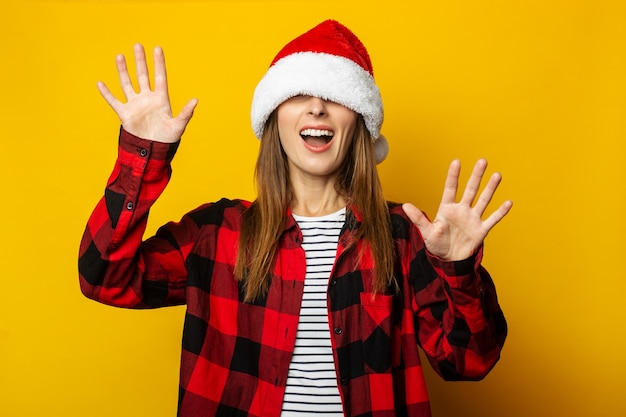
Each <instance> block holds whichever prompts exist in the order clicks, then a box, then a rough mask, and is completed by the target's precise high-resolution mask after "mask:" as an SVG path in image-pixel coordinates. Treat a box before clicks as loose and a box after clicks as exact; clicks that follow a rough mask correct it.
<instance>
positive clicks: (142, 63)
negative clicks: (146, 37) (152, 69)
mask: <svg viewBox="0 0 626 417" xmlns="http://www.w3.org/2000/svg"><path fill="white" fill-rule="evenodd" d="M134 52H135V65H136V69H135V70H136V72H137V83H138V84H139V91H146V90H150V75H149V74H148V63H147V62H146V52H145V51H144V49H143V45H142V44H140V43H138V44H136V45H135V47H134Z"/></svg>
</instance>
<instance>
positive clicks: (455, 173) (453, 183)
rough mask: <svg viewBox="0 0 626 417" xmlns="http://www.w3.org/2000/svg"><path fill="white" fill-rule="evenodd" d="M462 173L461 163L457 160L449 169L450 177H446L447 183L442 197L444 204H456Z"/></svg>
mask: <svg viewBox="0 0 626 417" xmlns="http://www.w3.org/2000/svg"><path fill="white" fill-rule="evenodd" d="M460 172H461V162H460V161H459V160H458V159H455V160H454V161H452V162H451V163H450V167H449V168H448V176H447V177H446V183H445V185H444V186H443V195H442V196H441V203H442V204H445V203H454V202H456V193H457V190H458V187H459V174H460Z"/></svg>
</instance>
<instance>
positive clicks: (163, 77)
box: [154, 46, 167, 93]
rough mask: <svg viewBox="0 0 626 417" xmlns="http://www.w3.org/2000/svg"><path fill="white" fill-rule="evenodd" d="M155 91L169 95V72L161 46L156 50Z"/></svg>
mask: <svg viewBox="0 0 626 417" xmlns="http://www.w3.org/2000/svg"><path fill="white" fill-rule="evenodd" d="M154 89H155V90H156V91H163V92H165V93H167V71H166V69H165V55H164V54H163V49H162V48H161V47H160V46H157V47H156V48H154Z"/></svg>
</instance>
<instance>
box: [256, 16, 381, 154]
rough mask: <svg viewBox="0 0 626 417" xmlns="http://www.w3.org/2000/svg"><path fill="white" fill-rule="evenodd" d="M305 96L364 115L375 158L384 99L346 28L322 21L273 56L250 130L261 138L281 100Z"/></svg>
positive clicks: (358, 43) (363, 52)
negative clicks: (329, 102) (339, 105)
mask: <svg viewBox="0 0 626 417" xmlns="http://www.w3.org/2000/svg"><path fill="white" fill-rule="evenodd" d="M297 95H309V96H314V97H319V98H322V99H324V100H328V101H332V102H335V103H339V104H341V105H343V106H345V107H347V108H349V109H351V110H353V111H355V112H357V113H359V114H361V115H362V116H363V119H364V121H365V126H366V127H367V130H368V131H369V133H370V135H371V136H372V140H373V141H374V151H375V154H376V162H377V163H379V162H382V160H383V159H385V157H386V156H387V152H388V150H389V147H388V145H387V141H386V140H385V138H384V136H382V135H381V134H380V128H381V125H382V123H383V103H382V99H381V96H380V91H379V90H378V87H377V86H376V83H375V82H374V71H373V68H372V62H371V61H370V57H369V54H368V53H367V50H366V49H365V45H363V43H361V41H360V40H359V38H357V37H356V35H354V33H352V32H351V31H350V29H348V28H347V27H345V26H343V25H342V24H341V23H339V22H336V21H334V20H326V21H325V22H322V23H320V24H319V25H317V26H316V27H314V28H313V29H311V30H309V31H308V32H306V33H304V34H303V35H301V36H299V37H297V38H296V39H294V40H292V41H291V42H289V43H288V44H287V45H285V47H284V48H283V49H281V51H280V52H279V53H278V55H276V57H275V58H274V60H273V61H272V63H271V64H270V67H269V69H268V70H267V73H266V74H265V76H264V77H263V78H262V79H261V81H260V82H259V84H258V85H257V87H256V89H255V91H254V97H253V99H252V111H251V114H250V116H251V119H252V130H254V134H255V135H256V137H257V138H259V139H260V138H261V136H262V134H263V128H264V127H265V122H266V121H267V119H268V117H269V115H270V114H271V113H272V112H273V111H274V110H275V109H276V108H277V107H278V106H279V105H280V104H281V103H282V102H284V101H285V100H287V99H289V98H291V97H294V96H297Z"/></svg>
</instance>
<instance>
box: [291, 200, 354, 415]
mask: <svg viewBox="0 0 626 417" xmlns="http://www.w3.org/2000/svg"><path fill="white" fill-rule="evenodd" d="M293 217H294V218H295V219H296V221H297V222H298V226H299V227H300V230H301V231H302V235H303V236H302V237H303V241H302V247H303V249H304V251H305V253H306V276H305V279H304V295H303V297H302V306H301V307H300V320H299V322H298V331H297V334H296V345H295V348H294V351H293V357H292V358H291V363H290V365H289V374H288V376H287V387H286V390H285V397H284V399H283V410H282V413H281V417H293V416H299V417H302V416H306V415H311V414H319V415H321V416H324V417H342V416H343V411H342V407H341V397H340V396H339V389H338V387H337V375H336V373H335V365H334V362H333V353H332V349H331V342H330V328H329V325H328V310H327V302H326V290H327V288H328V279H329V278H330V273H331V271H332V268H333V265H334V263H335V256H336V254H337V242H338V240H339V233H340V232H341V228H342V227H343V225H344V223H345V219H346V210H345V208H343V209H341V210H340V211H338V212H335V213H333V214H329V215H326V216H322V217H304V216H296V215H294V216H293Z"/></svg>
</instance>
